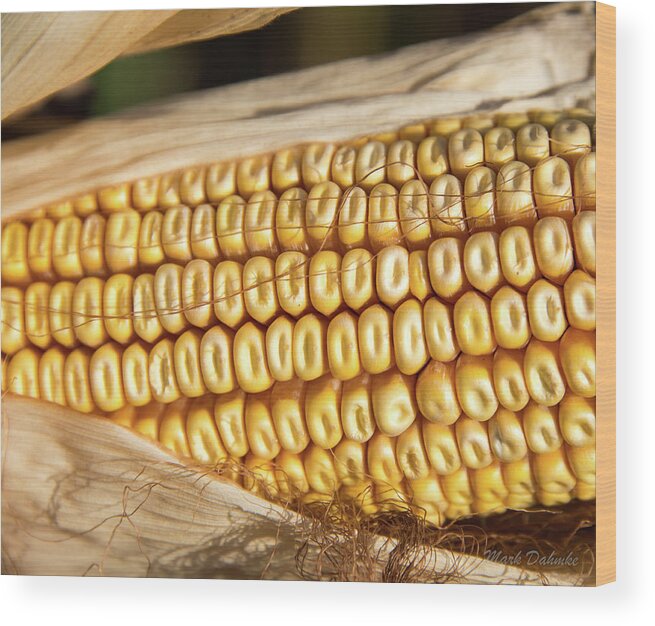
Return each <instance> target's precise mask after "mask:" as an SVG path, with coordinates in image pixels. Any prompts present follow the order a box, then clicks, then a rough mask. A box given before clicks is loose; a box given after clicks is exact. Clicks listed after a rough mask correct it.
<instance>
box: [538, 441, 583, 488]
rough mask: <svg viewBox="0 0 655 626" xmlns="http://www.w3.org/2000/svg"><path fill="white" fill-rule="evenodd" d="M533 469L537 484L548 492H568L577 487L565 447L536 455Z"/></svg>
mask: <svg viewBox="0 0 655 626" xmlns="http://www.w3.org/2000/svg"><path fill="white" fill-rule="evenodd" d="M532 471H533V473H534V479H535V482H536V483H537V486H538V487H539V488H540V489H541V490H543V491H544V492H546V493H550V494H563V493H568V492H570V491H571V490H572V489H573V488H574V487H575V484H576V480H575V476H574V475H573V473H572V472H571V470H570V469H569V466H568V463H567V460H566V452H565V450H564V448H563V447H559V448H557V449H555V450H553V451H551V452H545V453H543V454H537V455H535V456H534V458H533V462H532ZM540 500H541V497H540Z"/></svg>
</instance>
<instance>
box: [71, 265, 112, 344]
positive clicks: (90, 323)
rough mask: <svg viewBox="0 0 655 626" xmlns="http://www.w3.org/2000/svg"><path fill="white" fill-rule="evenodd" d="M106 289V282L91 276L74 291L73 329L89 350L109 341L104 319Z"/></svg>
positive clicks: (83, 280) (84, 279) (78, 284)
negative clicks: (104, 294) (103, 309)
mask: <svg viewBox="0 0 655 626" xmlns="http://www.w3.org/2000/svg"><path fill="white" fill-rule="evenodd" d="M104 287H105V281H103V280H102V279H101V278H95V277H91V276H90V277H87V278H83V279H82V280H81V281H80V282H79V283H77V285H75V290H74V291H73V300H72V311H73V315H72V320H73V328H74V330H75V335H76V336H77V338H78V339H79V341H80V343H82V344H84V345H85V346H89V348H98V347H99V346H101V345H102V344H103V343H105V342H106V341H107V331H106V330H105V324H104V322H103V319H102V296H103V292H104Z"/></svg>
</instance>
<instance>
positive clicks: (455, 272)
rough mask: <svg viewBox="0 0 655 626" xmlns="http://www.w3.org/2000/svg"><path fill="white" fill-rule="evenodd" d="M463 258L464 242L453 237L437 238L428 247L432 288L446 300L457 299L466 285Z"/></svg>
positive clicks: (452, 300)
mask: <svg viewBox="0 0 655 626" xmlns="http://www.w3.org/2000/svg"><path fill="white" fill-rule="evenodd" d="M463 258H464V244H463V243H462V241H461V240H460V239H456V238H455V237H443V238H442V239H437V240H436V241H434V242H432V244H431V245H430V247H429V249H428V268H429V270H430V283H431V284H432V289H434V292H435V293H436V294H437V295H438V296H439V297H440V298H443V299H444V300H447V301H448V302H454V301H455V300H457V298H459V296H461V295H462V293H464V291H466V289H467V287H468V280H467V279H466V274H465V272H464V267H463V265H464V263H463Z"/></svg>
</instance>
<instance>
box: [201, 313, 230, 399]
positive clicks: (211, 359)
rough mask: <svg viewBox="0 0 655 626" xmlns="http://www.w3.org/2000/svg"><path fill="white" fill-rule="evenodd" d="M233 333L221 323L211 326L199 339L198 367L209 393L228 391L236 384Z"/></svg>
mask: <svg viewBox="0 0 655 626" xmlns="http://www.w3.org/2000/svg"><path fill="white" fill-rule="evenodd" d="M233 345H234V333H232V331H231V330H230V329H228V328H224V327H223V326H221V325H216V326H212V327H211V328H210V329H209V330H208V331H207V332H206V333H204V334H203V336H202V339H201V341H200V369H201V370H202V378H203V381H204V383H205V385H206V387H207V389H208V390H209V391H210V392H211V393H216V394H220V393H228V392H230V391H232V390H233V389H234V388H235V386H236V380H235V372H234V363H233V361H232V349H233Z"/></svg>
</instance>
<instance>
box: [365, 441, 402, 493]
mask: <svg viewBox="0 0 655 626" xmlns="http://www.w3.org/2000/svg"><path fill="white" fill-rule="evenodd" d="M396 441H397V440H396V438H394V437H388V436H386V435H384V434H383V433H381V432H376V433H375V434H374V435H373V437H372V438H371V440H370V441H369V442H368V446H367V450H366V464H367V467H368V472H369V474H370V475H371V478H372V479H373V481H374V482H375V483H376V484H379V485H399V484H400V483H401V481H402V480H403V473H402V471H401V469H400V467H399V466H398V461H397V456H396Z"/></svg>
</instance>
